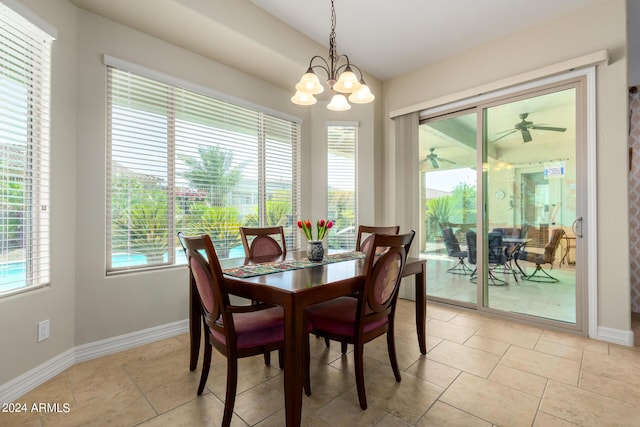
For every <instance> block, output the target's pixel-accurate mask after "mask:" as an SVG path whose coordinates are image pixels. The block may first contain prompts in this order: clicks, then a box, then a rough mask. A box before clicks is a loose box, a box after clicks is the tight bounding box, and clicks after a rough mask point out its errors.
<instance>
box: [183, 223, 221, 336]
mask: <svg viewBox="0 0 640 427" xmlns="http://www.w3.org/2000/svg"><path fill="white" fill-rule="evenodd" d="M181 241H182V243H183V244H184V246H185V248H186V254H187V262H188V264H189V267H190V268H191V274H192V275H193V278H194V280H195V284H196V288H197V289H198V296H199V298H200V303H201V305H202V309H203V314H204V319H205V323H206V324H207V326H209V327H210V328H212V329H213V330H216V331H218V332H221V333H224V332H225V331H224V326H223V325H227V326H231V327H233V320H232V318H231V316H230V315H229V316H227V314H226V312H225V310H224V307H226V306H228V305H229V295H228V293H227V292H226V289H225V286H224V276H223V273H222V267H221V266H220V261H219V260H218V255H217V254H216V251H215V249H214V247H213V243H212V242H211V238H210V237H209V236H208V235H206V234H203V235H201V236H195V237H187V236H182V238H181ZM203 253H204V255H203Z"/></svg>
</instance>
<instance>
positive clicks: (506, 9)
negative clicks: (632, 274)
mask: <svg viewBox="0 0 640 427" xmlns="http://www.w3.org/2000/svg"><path fill="white" fill-rule="evenodd" d="M598 1H600V0H579V1H576V0H537V1H535V2H532V1H531V0H508V1H505V0H482V1H478V0H449V1H443V0H393V2H390V1H389V0H335V9H336V43H337V46H338V52H339V53H346V54H348V55H349V58H350V59H351V60H353V62H354V63H355V64H357V65H358V66H360V67H361V68H363V69H365V70H367V72H369V73H370V74H372V75H374V76H375V77H377V78H379V79H381V80H387V79H390V78H393V77H396V76H398V75H401V74H404V73H406V72H408V71H412V70H415V69H417V68H420V67H422V66H425V65H427V64H429V63H433V62H437V61H439V60H441V59H444V58H446V57H448V56H451V55H455V54H457V53H461V52H463V51H465V50H469V49H473V48H474V47H477V46H480V45H482V44H485V43H488V42H490V41H492V40H495V39H498V38H501V37H504V36H507V35H509V34H510V33H514V32H518V31H521V30H523V29H524V28H527V27H531V26H535V25H538V24H540V23H542V22H545V21H548V20H551V19H555V18H557V17H560V16H562V15H565V14H569V13H572V12H574V11H576V10H578V9H581V8H584V7H587V6H589V5H590V4H593V3H597V2H598ZM251 2H252V3H254V4H256V5H257V6H259V7H261V8H263V9H264V10H266V11H267V12H269V13H270V14H272V15H274V16H276V17H277V18H278V19H280V20H282V21H283V22H285V23H286V24H288V25H289V26H291V27H293V28H295V29H297V30H298V31H300V32H301V33H303V34H305V35H307V36H308V37H310V38H311V39H313V40H315V41H316V42H318V43H320V44H322V45H323V46H328V45H329V32H330V29H331V20H330V17H331V2H330V0H251ZM391 6H392V7H391Z"/></svg>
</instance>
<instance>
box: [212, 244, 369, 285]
mask: <svg viewBox="0 0 640 427" xmlns="http://www.w3.org/2000/svg"><path fill="white" fill-rule="evenodd" d="M365 256H366V254H365V253H364V252H356V251H351V252H340V253H337V254H329V255H325V257H324V258H323V259H322V261H318V262H312V261H309V260H308V259H289V260H285V261H276V262H264V263H261V264H255V265H243V266H240V267H234V268H227V269H225V270H223V271H224V274H226V275H228V276H233V277H237V278H240V279H245V278H247V277H253V276H261V275H263V274H271V273H278V272H281V271H289V270H299V269H302V268H309V267H315V266H316V265H324V264H331V263H333V262H340V261H349V260H352V259H359V258H364V257H365Z"/></svg>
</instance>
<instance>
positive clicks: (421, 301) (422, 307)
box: [415, 262, 427, 354]
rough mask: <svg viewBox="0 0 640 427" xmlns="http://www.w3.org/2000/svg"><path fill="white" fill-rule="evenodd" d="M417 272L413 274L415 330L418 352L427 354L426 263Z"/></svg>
mask: <svg viewBox="0 0 640 427" xmlns="http://www.w3.org/2000/svg"><path fill="white" fill-rule="evenodd" d="M421 265H422V268H421V270H420V272H419V273H417V274H416V275H415V280H416V283H415V285H416V326H417V328H416V331H417V333H418V344H419V345H420V353H422V354H427V342H426V336H425V335H426V330H425V329H426V322H427V296H426V294H427V274H426V273H427V272H426V271H425V270H426V269H427V263H426V262H423V263H422V264H421Z"/></svg>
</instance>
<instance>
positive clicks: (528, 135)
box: [522, 129, 533, 142]
mask: <svg viewBox="0 0 640 427" xmlns="http://www.w3.org/2000/svg"><path fill="white" fill-rule="evenodd" d="M522 140H523V141H524V142H531V141H533V138H531V132H529V130H528V129H522Z"/></svg>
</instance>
